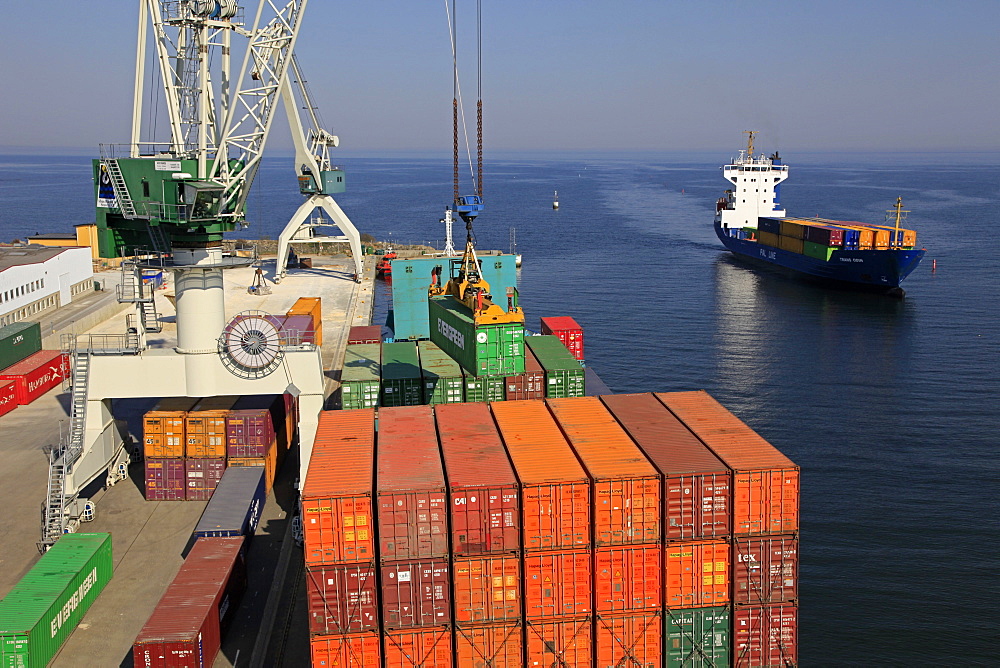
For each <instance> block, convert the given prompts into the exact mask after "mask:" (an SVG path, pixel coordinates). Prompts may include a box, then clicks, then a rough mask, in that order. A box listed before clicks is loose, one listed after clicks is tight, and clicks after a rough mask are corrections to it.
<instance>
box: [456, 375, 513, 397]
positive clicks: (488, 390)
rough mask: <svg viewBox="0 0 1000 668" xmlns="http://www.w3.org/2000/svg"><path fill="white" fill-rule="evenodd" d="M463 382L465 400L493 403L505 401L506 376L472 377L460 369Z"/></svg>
mask: <svg viewBox="0 0 1000 668" xmlns="http://www.w3.org/2000/svg"><path fill="white" fill-rule="evenodd" d="M462 378H463V379H464V381H465V400H466V401H472V402H493V401H504V400H505V399H506V394H507V392H506V390H507V387H506V380H507V377H506V376H474V375H473V374H472V373H470V372H468V371H466V370H465V369H462Z"/></svg>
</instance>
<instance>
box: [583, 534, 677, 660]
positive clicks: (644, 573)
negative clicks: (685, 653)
mask: <svg viewBox="0 0 1000 668" xmlns="http://www.w3.org/2000/svg"><path fill="white" fill-rule="evenodd" d="M594 561H595V566H594V600H595V603H594V609H595V610H596V611H597V612H598V613H601V612H627V611H641V610H649V609H659V607H660V596H661V594H662V590H661V588H660V584H661V582H662V577H661V573H662V572H663V549H662V548H661V547H660V546H659V545H631V546H628V547H600V548H597V550H595V554H594ZM598 665H604V664H603V663H600V662H599V663H598Z"/></svg>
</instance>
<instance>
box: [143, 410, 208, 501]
mask: <svg viewBox="0 0 1000 668" xmlns="http://www.w3.org/2000/svg"><path fill="white" fill-rule="evenodd" d="M197 401H198V400H197V399H189V398H187V397H168V398H166V399H161V400H160V401H159V402H158V403H157V404H156V406H154V407H153V409H152V410H150V411H148V412H147V413H146V414H145V415H143V416H142V441H143V446H142V447H143V458H144V459H145V474H146V476H145V492H146V500H148V501H184V500H186V499H187V476H186V472H185V466H184V448H185V443H186V442H187V432H186V423H187V414H188V411H190V410H191V409H192V408H194V405H195V404H196V403H197Z"/></svg>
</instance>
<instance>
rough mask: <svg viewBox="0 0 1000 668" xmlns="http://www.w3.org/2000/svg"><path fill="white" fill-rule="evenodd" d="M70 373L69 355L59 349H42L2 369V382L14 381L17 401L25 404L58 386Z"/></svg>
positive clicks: (0, 372) (0, 377) (0, 379)
mask: <svg viewBox="0 0 1000 668" xmlns="http://www.w3.org/2000/svg"><path fill="white" fill-rule="evenodd" d="M68 375H69V356H68V355H67V354H66V353H64V352H61V351H59V350H40V351H38V352H37V353H33V354H31V355H28V356H27V357H25V358H24V359H23V360H21V361H20V362H16V363H15V364H13V365H11V366H9V367H7V368H6V369H3V370H0V382H4V381H9V380H12V381H14V387H15V392H16V393H17V403H18V404H20V405H22V406H25V405H27V404H30V403H31V402H32V401H34V400H35V399H38V398H39V397H40V396H42V395H43V394H45V393H46V392H48V391H49V390H51V389H53V388H55V387H58V386H59V385H60V384H62V382H63V379H65V378H66V377H67V376H68Z"/></svg>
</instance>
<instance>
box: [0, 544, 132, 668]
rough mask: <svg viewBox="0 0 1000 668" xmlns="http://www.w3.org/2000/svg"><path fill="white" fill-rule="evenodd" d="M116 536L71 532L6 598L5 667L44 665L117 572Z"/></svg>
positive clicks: (1, 660)
mask: <svg viewBox="0 0 1000 668" xmlns="http://www.w3.org/2000/svg"><path fill="white" fill-rule="evenodd" d="M113 563H114V562H113V558H112V552H111V535H110V534H106V533H71V534H65V535H64V536H62V537H61V538H60V539H59V540H58V541H56V543H55V545H53V546H52V547H51V548H49V550H48V551H47V552H46V553H45V554H43V555H42V558H41V559H39V560H38V563H36V564H35V565H34V566H33V567H32V568H31V570H30V571H28V572H27V573H26V574H25V575H24V577H22V578H21V579H20V580H19V581H18V582H17V584H15V585H14V587H13V588H12V589H11V590H10V591H9V592H8V593H7V595H6V596H5V597H4V598H3V600H0V665H2V666H4V668H8V667H14V668H43V667H44V666H47V665H48V663H49V661H51V659H52V657H53V656H55V654H56V652H58V651H59V648H60V647H61V646H62V644H63V643H64V642H65V641H66V639H67V638H68V637H69V636H70V634H71V633H72V632H73V630H74V629H75V628H76V626H77V624H79V623H80V620H81V619H82V618H83V616H84V614H86V612H87V610H88V609H90V606H91V605H92V604H93V603H94V601H95V600H97V597H98V596H99V595H100V593H101V591H102V590H103V589H104V587H105V585H107V583H108V582H109V581H110V580H111V576H112V574H113Z"/></svg>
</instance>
